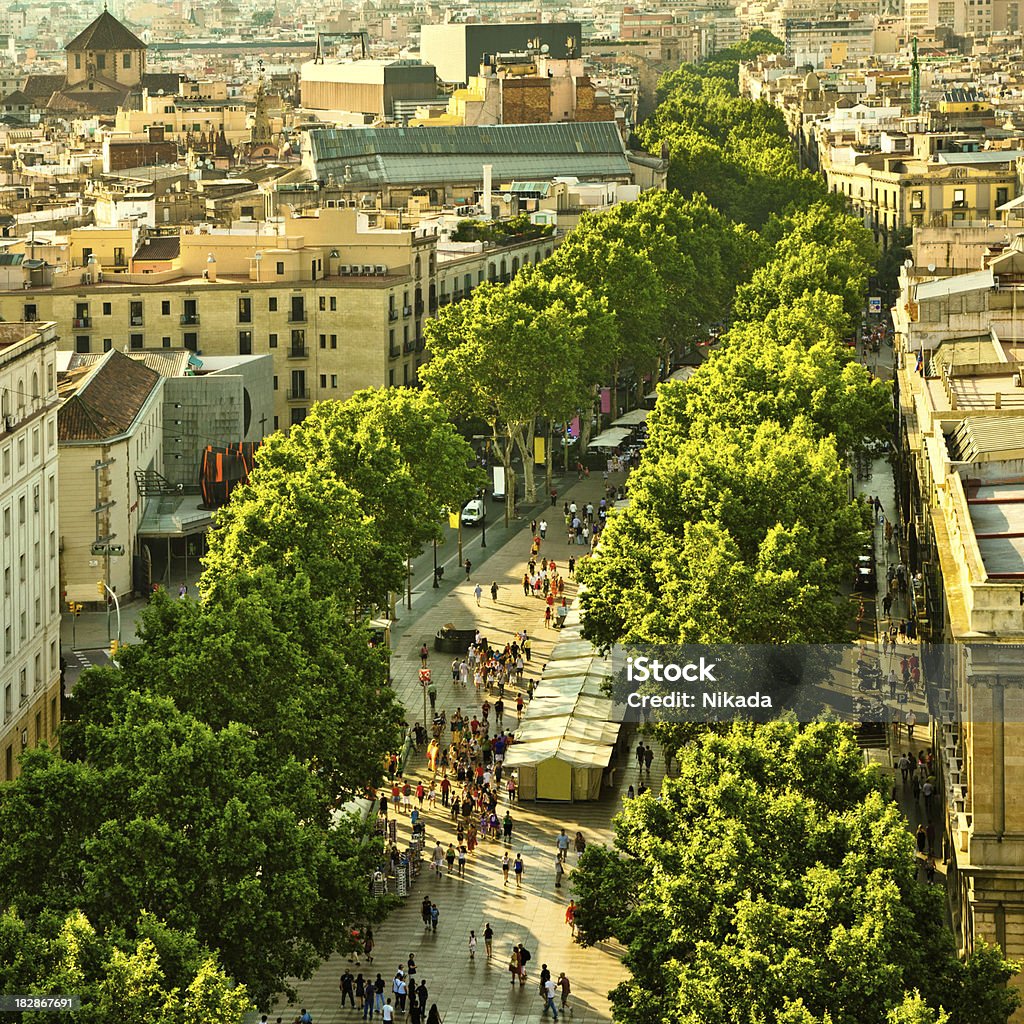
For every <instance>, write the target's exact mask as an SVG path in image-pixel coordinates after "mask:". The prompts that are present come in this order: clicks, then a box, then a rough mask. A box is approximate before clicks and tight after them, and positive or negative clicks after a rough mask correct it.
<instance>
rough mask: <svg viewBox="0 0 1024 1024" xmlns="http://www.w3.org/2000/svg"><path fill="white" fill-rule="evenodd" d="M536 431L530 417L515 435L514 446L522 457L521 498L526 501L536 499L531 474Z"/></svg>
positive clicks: (534, 421)
mask: <svg viewBox="0 0 1024 1024" xmlns="http://www.w3.org/2000/svg"><path fill="white" fill-rule="evenodd" d="M535 431H536V420H535V419H532V420H530V421H529V422H528V423H526V424H524V425H523V426H522V428H520V430H519V433H518V435H517V437H516V446H517V447H518V448H519V454H520V455H521V456H522V459H523V488H524V493H523V498H524V500H525V501H527V502H528V503H533V502H535V501H536V500H537V484H536V481H535V480H534V475H533V438H534V434H535Z"/></svg>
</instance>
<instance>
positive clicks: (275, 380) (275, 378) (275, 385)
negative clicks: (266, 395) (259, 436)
mask: <svg viewBox="0 0 1024 1024" xmlns="http://www.w3.org/2000/svg"><path fill="white" fill-rule="evenodd" d="M274 390H275V391H276V390H277V377H274ZM274 429H275V430H276V429H277V427H276V425H275V427H274Z"/></svg>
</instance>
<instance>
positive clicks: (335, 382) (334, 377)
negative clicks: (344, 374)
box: [331, 373, 338, 388]
mask: <svg viewBox="0 0 1024 1024" xmlns="http://www.w3.org/2000/svg"><path fill="white" fill-rule="evenodd" d="M337 386H338V375H337V374H336V373H332V374H331V387H332V388H336V387H337Z"/></svg>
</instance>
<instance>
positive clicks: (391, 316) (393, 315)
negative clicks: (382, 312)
mask: <svg viewBox="0 0 1024 1024" xmlns="http://www.w3.org/2000/svg"><path fill="white" fill-rule="evenodd" d="M397 319H398V310H397V309H394V308H393V307H392V308H391V309H389V310H388V323H389V324H393V323H394V322H395V321H396V320H397Z"/></svg>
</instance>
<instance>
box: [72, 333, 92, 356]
mask: <svg viewBox="0 0 1024 1024" xmlns="http://www.w3.org/2000/svg"><path fill="white" fill-rule="evenodd" d="M75 351H76V352H88V351H89V335H88V334H76V335H75Z"/></svg>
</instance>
